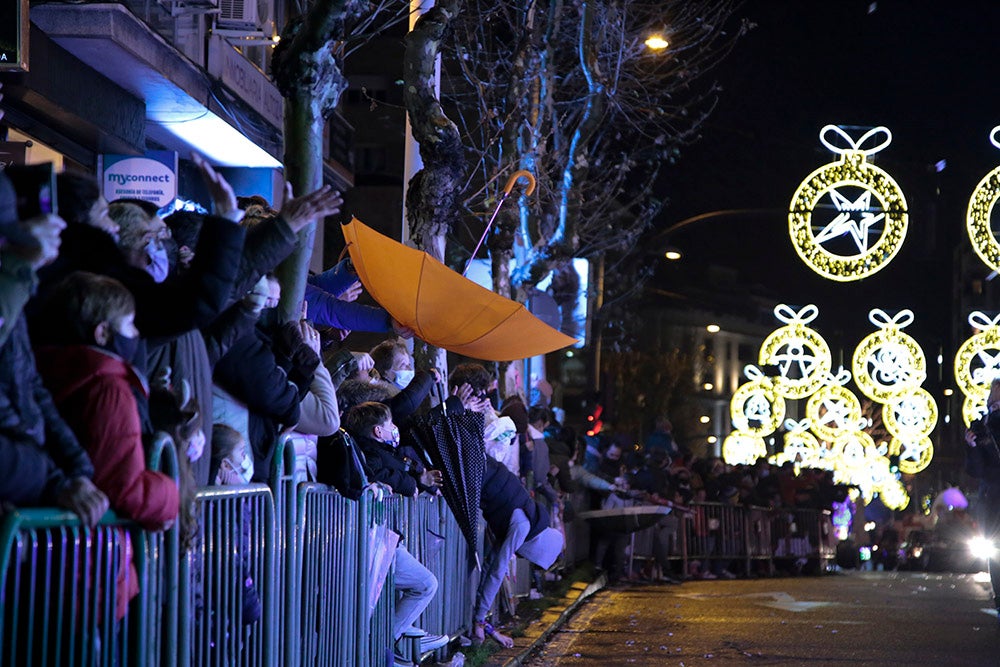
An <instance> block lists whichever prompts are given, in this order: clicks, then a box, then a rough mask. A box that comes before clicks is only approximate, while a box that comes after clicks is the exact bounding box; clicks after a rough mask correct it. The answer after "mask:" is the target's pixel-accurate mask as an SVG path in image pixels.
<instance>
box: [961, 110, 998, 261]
mask: <svg viewBox="0 0 1000 667" xmlns="http://www.w3.org/2000/svg"><path fill="white" fill-rule="evenodd" d="M998 132H1000V125H998V126H997V127H994V128H993V130H992V131H991V132H990V143H991V144H993V145H994V146H996V147H997V148H1000V141H998V140H997V133H998ZM998 199H1000V167H997V168H996V169H994V170H993V171H991V172H990V173H988V174H986V176H984V177H983V180H981V181H979V185H977V186H976V189H975V190H973V191H972V196H971V197H970V198H969V212H968V213H967V214H966V216H965V226H966V229H968V231H969V240H970V241H972V247H973V249H975V251H976V254H977V255H979V257H980V258H981V259H982V260H983V261H984V262H986V265H987V266H988V267H990V268H991V269H993V270H994V271H1000V242H997V237H996V235H995V234H994V233H993V226H992V225H991V224H990V220H991V219H992V217H993V207H994V206H996V203H997V200H998Z"/></svg>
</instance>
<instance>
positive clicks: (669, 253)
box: [663, 246, 682, 262]
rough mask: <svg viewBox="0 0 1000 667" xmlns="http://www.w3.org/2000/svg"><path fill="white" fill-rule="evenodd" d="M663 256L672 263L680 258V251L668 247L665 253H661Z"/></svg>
mask: <svg viewBox="0 0 1000 667" xmlns="http://www.w3.org/2000/svg"><path fill="white" fill-rule="evenodd" d="M663 256H664V257H666V258H667V259H669V260H670V261H672V262H675V261H677V260H678V259H680V258H681V257H682V255H681V251H680V250H678V249H677V248H674V247H673V246H669V247H668V248H667V250H666V252H664V253H663Z"/></svg>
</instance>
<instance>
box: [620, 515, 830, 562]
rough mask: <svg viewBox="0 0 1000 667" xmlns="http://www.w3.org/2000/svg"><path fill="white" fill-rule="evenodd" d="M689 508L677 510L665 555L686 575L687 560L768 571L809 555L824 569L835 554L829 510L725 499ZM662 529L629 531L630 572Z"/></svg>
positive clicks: (652, 554) (650, 554) (649, 550)
mask: <svg viewBox="0 0 1000 667" xmlns="http://www.w3.org/2000/svg"><path fill="white" fill-rule="evenodd" d="M690 509H691V510H692V512H691V513H690V514H683V515H679V518H680V519H681V521H682V524H681V527H680V530H679V531H678V533H679V534H678V538H679V539H678V541H677V545H676V548H673V549H671V550H670V551H669V553H668V559H669V560H672V561H680V562H681V563H682V568H681V571H682V572H683V573H684V574H685V575H687V574H689V571H688V562H689V561H692V560H696V561H700V562H701V563H702V569H703V570H705V569H706V568H705V565H706V564H707V563H709V562H711V561H714V560H723V561H729V562H731V561H739V562H741V564H742V566H743V568H744V571H746V572H750V571H752V567H753V563H754V562H755V561H758V562H763V563H764V564H765V566H766V567H767V568H768V571H769V572H770V573H773V572H774V569H775V568H774V560H775V559H780V558H789V559H796V560H798V559H804V560H806V561H813V560H814V561H816V562H818V564H819V567H820V570H821V571H823V570H825V569H826V567H827V566H828V565H829V563H831V562H832V561H833V560H834V558H835V557H836V546H837V545H836V537H835V534H834V531H833V524H832V522H831V518H830V512H829V510H819V509H801V508H793V509H775V510H772V509H768V508H764V507H744V506H738V505H728V504H724V503H691V505H690ZM662 530H664V527H663V526H654V527H652V528H646V529H644V530H640V531H637V532H635V533H633V534H632V535H631V547H630V560H629V570H630V571H631V570H632V569H633V566H634V562H635V561H636V560H652V559H653V558H655V556H656V554H655V549H654V541H655V540H656V539H657V536H656V531H662ZM662 538H663V535H662V534H661V535H660V536H659V539H662Z"/></svg>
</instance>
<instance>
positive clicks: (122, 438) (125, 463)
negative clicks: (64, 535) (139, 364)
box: [38, 345, 179, 528]
mask: <svg viewBox="0 0 1000 667" xmlns="http://www.w3.org/2000/svg"><path fill="white" fill-rule="evenodd" d="M38 359H39V371H40V373H41V374H42V377H43V378H44V380H45V384H46V386H48V388H49V390H50V391H52V397H53V400H54V401H55V404H56V406H57V407H58V408H59V411H60V412H61V413H62V414H63V415H64V416H65V418H66V422H67V423H68V424H69V426H70V427H71V428H72V429H73V432H74V433H76V435H77V437H78V438H79V439H80V442H81V443H83V446H84V447H85V448H86V450H87V453H88V454H89V455H90V458H91V460H92V461H93V462H94V484H95V485H96V486H97V488H99V489H100V490H101V491H103V492H104V493H105V494H106V495H107V496H108V500H109V501H110V502H111V507H112V509H114V510H115V511H116V512H119V513H121V514H123V515H125V516H127V517H129V518H130V519H132V520H134V521H137V522H138V523H140V524H142V525H144V526H146V527H148V528H157V527H159V526H161V525H162V524H163V523H165V522H166V521H171V520H173V519H176V518H177V509H178V502H179V501H178V494H177V485H176V483H175V482H174V481H173V480H172V479H170V478H169V477H167V476H166V475H163V474H161V473H158V472H153V471H151V470H147V469H146V457H145V454H144V450H143V444H142V431H141V429H140V425H139V414H138V410H137V408H136V401H135V397H134V396H133V395H132V391H133V389H136V390H139V391H141V392H143V393H145V392H146V387H145V382H144V381H143V379H142V378H140V377H139V376H138V375H137V374H136V372H135V370H134V369H133V368H132V367H131V366H130V365H128V364H126V363H125V362H124V361H123V360H122V359H121V358H120V357H118V356H116V355H114V354H111V353H109V352H107V351H105V350H102V349H100V348H96V347H90V346H86V345H63V346H47V347H41V348H39V350H38Z"/></svg>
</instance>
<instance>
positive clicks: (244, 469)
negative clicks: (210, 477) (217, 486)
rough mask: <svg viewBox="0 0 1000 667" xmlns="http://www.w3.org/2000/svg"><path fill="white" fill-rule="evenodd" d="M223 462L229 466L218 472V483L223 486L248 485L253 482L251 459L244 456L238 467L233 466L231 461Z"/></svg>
mask: <svg viewBox="0 0 1000 667" xmlns="http://www.w3.org/2000/svg"><path fill="white" fill-rule="evenodd" d="M225 461H226V463H228V464H229V465H228V466H226V468H224V469H223V470H222V471H220V474H219V481H220V482H222V483H223V484H249V483H250V482H251V480H253V458H251V457H250V456H248V455H247V454H244V455H243V460H242V461H241V462H240V463H239V465H235V464H234V463H233V462H232V460H231V459H225Z"/></svg>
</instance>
